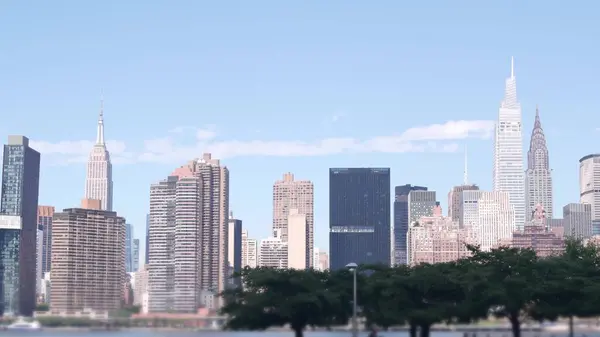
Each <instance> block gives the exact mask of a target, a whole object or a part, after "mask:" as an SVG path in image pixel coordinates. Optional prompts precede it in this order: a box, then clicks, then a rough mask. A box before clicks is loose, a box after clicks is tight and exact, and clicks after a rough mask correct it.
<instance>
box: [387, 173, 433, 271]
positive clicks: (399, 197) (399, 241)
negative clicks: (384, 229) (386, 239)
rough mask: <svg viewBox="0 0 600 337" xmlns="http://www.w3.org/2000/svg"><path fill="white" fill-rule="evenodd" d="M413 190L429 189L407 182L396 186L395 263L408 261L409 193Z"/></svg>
mask: <svg viewBox="0 0 600 337" xmlns="http://www.w3.org/2000/svg"><path fill="white" fill-rule="evenodd" d="M411 191H427V187H423V186H412V185H411V184H406V185H402V186H396V189H395V192H396V193H395V195H396V197H395V199H394V264H406V263H407V261H408V255H407V249H408V247H407V241H406V235H407V233H408V194H409V193H410V192H411Z"/></svg>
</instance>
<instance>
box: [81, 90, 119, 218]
mask: <svg viewBox="0 0 600 337" xmlns="http://www.w3.org/2000/svg"><path fill="white" fill-rule="evenodd" d="M85 198H86V199H96V200H100V205H101V208H102V210H105V211H112V208H113V181H112V164H111V162H110V154H109V153H108V150H107V149H106V143H105V142H104V100H101V101H100V115H99V117H98V129H97V131H96V144H94V147H93V148H92V152H90V157H89V160H88V165H87V176H86V180H85Z"/></svg>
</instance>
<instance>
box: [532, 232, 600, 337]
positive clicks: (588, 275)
mask: <svg viewBox="0 0 600 337" xmlns="http://www.w3.org/2000/svg"><path fill="white" fill-rule="evenodd" d="M599 253H600V251H599V249H598V247H597V246H596V245H594V244H588V245H583V244H582V242H581V241H578V240H567V241H566V247H565V252H564V253H563V254H562V255H559V256H551V257H548V258H545V259H542V260H541V261H540V262H539V264H538V269H539V273H540V275H542V276H543V280H544V281H543V282H542V283H541V284H540V285H539V286H538V288H537V289H538V294H537V297H538V301H537V303H536V305H535V306H534V307H533V308H532V311H531V315H532V317H533V318H535V319H537V320H539V321H543V320H550V321H555V320H556V319H558V318H559V317H568V318H569V334H570V336H573V333H574V331H573V317H575V316H577V317H594V316H597V315H598V314H599V313H600V309H599V308H598V307H597V306H596V305H595V304H596V303H598V299H599V298H600V260H599V255H598V254H599Z"/></svg>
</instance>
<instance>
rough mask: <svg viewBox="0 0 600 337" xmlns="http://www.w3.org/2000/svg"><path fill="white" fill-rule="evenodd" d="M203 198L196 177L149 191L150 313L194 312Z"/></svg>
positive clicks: (198, 286) (174, 178)
mask: <svg viewBox="0 0 600 337" xmlns="http://www.w3.org/2000/svg"><path fill="white" fill-rule="evenodd" d="M201 207H202V197H201V195H200V182H199V181H198V178H197V177H194V176H192V175H190V176H187V177H186V176H169V177H168V178H167V179H166V180H163V181H161V182H159V183H158V184H153V185H152V186H151V187H150V248H149V252H150V264H149V267H150V269H149V283H148V285H149V311H150V312H167V311H175V312H194V311H195V310H196V308H197V307H198V304H199V301H200V300H199V296H200V291H201V282H200V276H201V254H202V251H201V250H202V248H201V235H202V222H201V218H202V214H201V209H202V208H201Z"/></svg>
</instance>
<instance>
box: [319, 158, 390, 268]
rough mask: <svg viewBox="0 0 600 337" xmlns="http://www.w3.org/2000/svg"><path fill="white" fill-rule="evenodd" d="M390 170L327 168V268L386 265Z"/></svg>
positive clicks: (388, 233)
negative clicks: (350, 264) (351, 264)
mask: <svg viewBox="0 0 600 337" xmlns="http://www.w3.org/2000/svg"><path fill="white" fill-rule="evenodd" d="M390 205H391V202H390V169H389V168H332V169H329V251H330V252H329V254H330V255H329V259H330V268H331V269H333V270H335V269H340V268H344V267H345V266H346V265H347V264H348V263H351V262H354V263H357V264H363V263H367V264H374V263H382V264H386V265H389V264H390V256H391V250H390V243H391V236H390V235H391V227H390Z"/></svg>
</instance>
